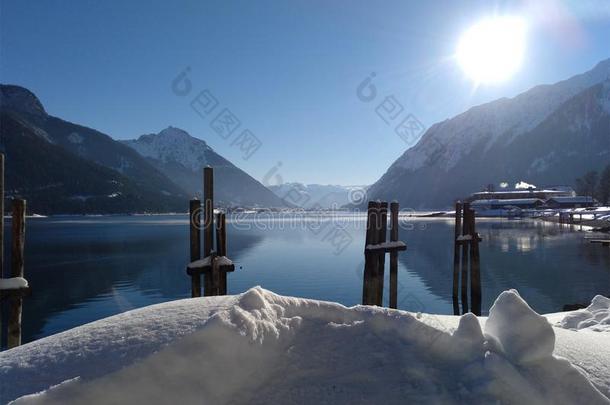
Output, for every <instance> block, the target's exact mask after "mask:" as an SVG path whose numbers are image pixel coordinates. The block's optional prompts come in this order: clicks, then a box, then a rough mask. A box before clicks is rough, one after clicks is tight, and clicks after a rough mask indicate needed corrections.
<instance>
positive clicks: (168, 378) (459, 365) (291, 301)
mask: <svg viewBox="0 0 610 405" xmlns="http://www.w3.org/2000/svg"><path fill="white" fill-rule="evenodd" d="M447 318H449V317H438V318H437V319H436V317H435V316H433V315H424V316H421V317H416V316H414V315H412V314H410V313H407V312H403V311H396V310H390V309H386V308H378V307H368V306H355V307H352V308H346V307H344V306H342V305H339V304H336V303H330V302H322V301H316V300H307V299H299V298H293V297H284V296H279V295H276V294H274V293H272V292H269V291H266V290H264V289H262V288H260V287H256V288H253V289H250V290H248V291H247V292H245V293H243V294H241V295H237V296H232V297H222V298H198V299H190V300H181V301H175V302H170V303H166V304H160V305H155V306H152V307H148V308H144V309H140V310H135V311H131V312H129V313H125V314H121V315H118V316H115V317H111V318H107V319H105V320H102V321H98V322H94V323H92V324H89V325H85V326H82V327H80V328H76V329H74V330H72V331H68V332H65V333H62V334H58V335H55V336H51V337H49V338H45V339H42V340H40V341H37V342H33V343H31V344H28V345H24V346H21V347H18V348H16V349H13V350H10V351H7V352H5V353H2V354H0V381H2V382H3V384H2V391H1V393H2V398H1V399H2V401H3V402H4V401H9V400H13V399H15V398H18V397H21V398H19V399H17V400H16V401H15V402H14V403H16V404H38V403H44V404H81V403H87V404H89V405H93V404H98V403H147V404H149V403H150V404H165V403H184V404H191V403H192V404H201V403H209V404H224V403H232V404H241V403H248V404H267V403H297V404H305V403H340V404H359V403H388V404H393V403H410V402H416V403H448V404H451V403H496V402H498V401H499V402H500V403H506V404H511V403H514V404H520V403H529V404H531V403H534V404H536V403H540V404H543V403H557V404H571V403H587V404H603V403H610V401H608V399H607V398H606V397H605V396H603V395H602V394H601V393H600V392H599V391H598V390H597V389H596V388H595V387H594V386H593V385H592V384H591V383H590V382H589V380H587V378H586V377H585V376H584V375H583V374H581V372H580V371H578V370H577V369H576V368H575V367H573V366H572V365H571V364H570V363H569V362H568V361H567V360H563V359H559V358H556V357H554V356H553V354H552V352H553V350H554V342H555V335H554V333H553V328H552V327H551V326H550V324H549V323H548V321H547V320H546V318H544V317H541V316H539V315H538V314H536V313H535V312H534V311H533V310H532V309H531V308H530V307H529V306H528V305H527V304H526V303H525V301H523V300H522V299H521V297H519V295H518V294H517V292H516V291H512V290H511V291H506V292H504V293H502V294H501V295H500V296H499V297H498V299H497V300H496V302H495V304H494V306H493V307H492V309H491V312H490V317H489V319H488V321H487V323H486V325H485V328H484V330H483V329H482V328H481V323H480V322H479V319H477V317H475V316H474V315H472V314H466V315H464V316H462V317H460V318H459V323H458V324H457V328H455V329H453V328H449V327H447V324H448V323H446V322H445V321H444V319H447ZM178 331H180V332H178ZM138 348H139V349H140V350H137V349H138ZM26 394H27V395H26Z"/></svg>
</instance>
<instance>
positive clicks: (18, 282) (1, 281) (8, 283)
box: [0, 277, 28, 290]
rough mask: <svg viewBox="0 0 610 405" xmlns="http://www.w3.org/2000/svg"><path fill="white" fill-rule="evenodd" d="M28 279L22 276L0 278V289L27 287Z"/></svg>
mask: <svg viewBox="0 0 610 405" xmlns="http://www.w3.org/2000/svg"><path fill="white" fill-rule="evenodd" d="M27 287H28V281H27V280H26V279H25V278H23V277H12V278H0V290H18V289H20V288H27Z"/></svg>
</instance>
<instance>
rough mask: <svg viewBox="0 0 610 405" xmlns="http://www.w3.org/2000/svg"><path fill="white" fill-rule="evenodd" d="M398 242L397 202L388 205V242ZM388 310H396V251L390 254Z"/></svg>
mask: <svg viewBox="0 0 610 405" xmlns="http://www.w3.org/2000/svg"><path fill="white" fill-rule="evenodd" d="M397 241H398V202H396V201H392V202H391V203H390V242H397ZM390 308H394V309H396V308H398V251H392V252H390Z"/></svg>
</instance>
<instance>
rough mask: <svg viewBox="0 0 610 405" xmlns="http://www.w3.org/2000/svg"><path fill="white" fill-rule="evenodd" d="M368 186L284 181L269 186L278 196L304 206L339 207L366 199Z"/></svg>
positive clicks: (307, 207)
mask: <svg viewBox="0 0 610 405" xmlns="http://www.w3.org/2000/svg"><path fill="white" fill-rule="evenodd" d="M366 188H367V186H339V185H324V184H302V183H283V184H279V185H272V186H269V189H271V191H273V192H274V193H275V194H276V195H277V196H278V197H280V198H282V199H284V200H286V201H288V202H289V203H291V204H294V205H297V206H300V207H302V208H306V209H309V208H321V209H337V208H341V207H342V206H344V205H347V204H354V203H359V202H361V201H362V200H364V198H365V197H364V196H365V194H366Z"/></svg>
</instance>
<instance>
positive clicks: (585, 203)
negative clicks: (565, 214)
mask: <svg viewBox="0 0 610 405" xmlns="http://www.w3.org/2000/svg"><path fill="white" fill-rule="evenodd" d="M597 204H598V202H597V200H596V199H595V198H593V197H585V196H581V195H578V196H573V197H553V198H549V199H548V200H546V203H545V204H544V205H545V207H547V208H553V209H558V208H587V207H595V206H596V205H597Z"/></svg>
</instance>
